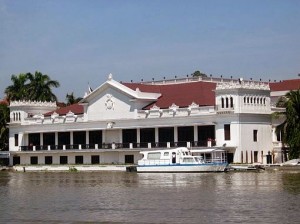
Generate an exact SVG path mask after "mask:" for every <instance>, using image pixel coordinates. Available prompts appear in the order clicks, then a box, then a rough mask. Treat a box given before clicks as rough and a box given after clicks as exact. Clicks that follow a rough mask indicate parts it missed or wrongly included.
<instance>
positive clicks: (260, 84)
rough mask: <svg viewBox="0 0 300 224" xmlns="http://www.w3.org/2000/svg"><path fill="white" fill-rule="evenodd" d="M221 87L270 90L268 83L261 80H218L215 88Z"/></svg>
mask: <svg viewBox="0 0 300 224" xmlns="http://www.w3.org/2000/svg"><path fill="white" fill-rule="evenodd" d="M221 89H222V90H223V89H257V90H270V86H269V84H266V83H263V82H253V81H248V82H245V81H240V82H219V83H217V86H216V90H221Z"/></svg>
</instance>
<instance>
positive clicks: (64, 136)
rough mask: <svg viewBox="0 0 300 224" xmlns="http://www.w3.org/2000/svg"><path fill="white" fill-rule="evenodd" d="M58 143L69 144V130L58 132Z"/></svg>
mask: <svg viewBox="0 0 300 224" xmlns="http://www.w3.org/2000/svg"><path fill="white" fill-rule="evenodd" d="M58 145H70V132H58Z"/></svg>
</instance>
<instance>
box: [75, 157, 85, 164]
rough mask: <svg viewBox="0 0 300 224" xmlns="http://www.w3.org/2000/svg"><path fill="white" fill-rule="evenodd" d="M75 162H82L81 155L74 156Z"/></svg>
mask: <svg viewBox="0 0 300 224" xmlns="http://www.w3.org/2000/svg"><path fill="white" fill-rule="evenodd" d="M75 163H76V164H83V156H75Z"/></svg>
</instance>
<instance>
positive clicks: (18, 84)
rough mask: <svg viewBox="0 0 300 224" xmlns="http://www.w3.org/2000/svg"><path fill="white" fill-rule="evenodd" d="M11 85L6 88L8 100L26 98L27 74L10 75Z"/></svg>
mask: <svg viewBox="0 0 300 224" xmlns="http://www.w3.org/2000/svg"><path fill="white" fill-rule="evenodd" d="M11 81H12V82H13V84H12V85H10V86H8V87H6V89H5V94H6V96H7V99H8V100H23V99H24V100H25V99H26V98H27V88H26V82H27V74H23V73H22V74H19V75H12V76H11Z"/></svg>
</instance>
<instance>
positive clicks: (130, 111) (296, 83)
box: [9, 74, 300, 165]
mask: <svg viewBox="0 0 300 224" xmlns="http://www.w3.org/2000/svg"><path fill="white" fill-rule="evenodd" d="M299 87H300V80H299V79H295V80H285V81H281V82H273V83H266V82H257V81H252V80H250V81H244V80H243V79H239V80H233V79H222V78H219V79H216V78H209V77H206V78H202V77H197V78H194V77H193V78H190V77H187V78H183V79H173V80H163V81H152V82H141V83H133V82H130V83H122V82H118V81H115V80H114V79H113V77H112V75H111V74H110V75H109V77H108V79H107V81H106V82H104V83H103V84H102V85H100V86H99V87H97V88H96V89H95V90H93V91H90V92H88V93H87V94H86V95H85V97H84V98H83V99H82V100H81V101H80V102H79V103H78V104H74V105H71V106H66V107H61V108H59V107H58V106H57V104H56V102H25V101H13V102H11V103H10V106H9V107H10V124H9V163H10V165H18V164H20V165H30V164H32V165H36V164H40V165H50V164H53V165H55V164H57V165H60V164H70V165H71V164H136V163H137V161H138V160H139V159H141V155H140V151H142V150H151V149H153V150H157V149H163V148H175V147H180V146H187V147H188V148H190V149H214V148H222V149H225V150H226V151H227V159H228V161H229V162H234V163H252V164H254V163H260V164H267V163H280V162H282V161H283V160H285V159H286V158H285V153H283V152H284V150H285V148H284V147H283V146H282V144H281V142H280V135H279V134H276V133H275V127H276V125H278V124H279V123H280V122H282V121H279V120H274V118H272V113H273V112H275V111H280V110H282V109H280V108H276V107H275V102H276V100H277V99H278V97H280V96H282V95H284V94H285V93H286V92H288V91H289V90H292V89H293V90H295V89H298V88H299Z"/></svg>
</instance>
